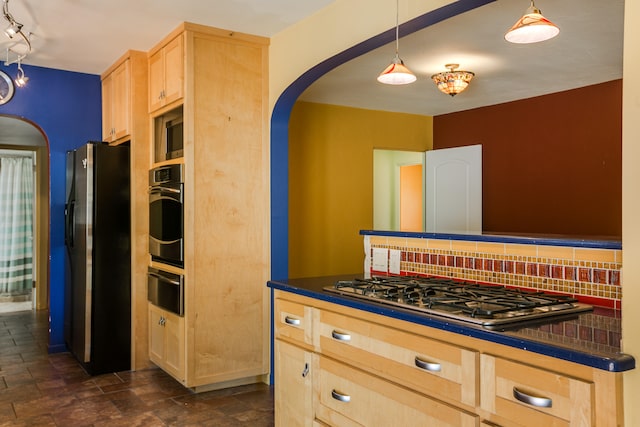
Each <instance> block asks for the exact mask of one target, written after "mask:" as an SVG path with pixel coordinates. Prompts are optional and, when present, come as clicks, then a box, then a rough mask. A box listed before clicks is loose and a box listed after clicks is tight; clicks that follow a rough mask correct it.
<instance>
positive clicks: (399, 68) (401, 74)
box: [378, 54, 416, 85]
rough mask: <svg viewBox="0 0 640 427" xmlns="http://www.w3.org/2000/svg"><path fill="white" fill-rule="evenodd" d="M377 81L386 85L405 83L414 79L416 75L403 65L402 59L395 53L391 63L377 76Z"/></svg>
mask: <svg viewBox="0 0 640 427" xmlns="http://www.w3.org/2000/svg"><path fill="white" fill-rule="evenodd" d="M378 81H379V82H380V83H384V84H386V85H406V84H409V83H413V82H415V81H416V75H415V74H413V73H412V72H411V70H409V69H408V68H407V67H405V65H404V62H402V59H400V57H399V56H398V55H397V54H396V57H395V58H394V59H393V61H392V62H391V64H389V66H388V67H387V68H385V69H384V71H383V72H382V73H380V75H379V76H378Z"/></svg>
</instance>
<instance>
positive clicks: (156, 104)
mask: <svg viewBox="0 0 640 427" xmlns="http://www.w3.org/2000/svg"><path fill="white" fill-rule="evenodd" d="M163 89H164V57H163V51H162V49H161V50H159V51H157V52H156V53H154V54H153V55H151V56H150V57H149V112H152V111H155V110H157V109H158V108H160V107H162V91H163Z"/></svg>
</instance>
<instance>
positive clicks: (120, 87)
mask: <svg viewBox="0 0 640 427" xmlns="http://www.w3.org/2000/svg"><path fill="white" fill-rule="evenodd" d="M146 62H147V61H146V54H145V53H144V52H137V51H128V52H127V53H126V54H125V55H123V56H122V57H121V58H120V59H119V60H118V61H116V62H115V63H114V64H113V65H112V66H111V67H109V69H107V71H105V72H104V73H103V74H102V139H103V141H106V142H109V143H112V144H113V143H120V142H125V141H127V140H130V139H131V135H132V133H133V127H134V124H135V122H136V115H137V116H139V115H140V114H139V111H137V110H136V109H137V105H138V104H139V103H137V102H136V101H135V100H134V98H136V97H138V98H139V97H140V96H141V95H142V94H146V92H147V91H146ZM143 86H144V87H143Z"/></svg>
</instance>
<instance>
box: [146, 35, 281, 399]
mask: <svg viewBox="0 0 640 427" xmlns="http://www.w3.org/2000/svg"><path fill="white" fill-rule="evenodd" d="M175 43H178V46H176V45H175ZM180 48H182V52H183V56H182V58H181V59H182V61H183V69H182V76H183V82H182V85H181V86H180V88H179V89H180V90H181V93H182V95H178V96H177V97H175V96H174V97H173V98H171V97H170V96H168V93H169V92H166V89H161V88H163V87H164V88H169V87H173V88H174V89H173V90H171V91H170V92H171V93H176V90H175V84H174V83H175V80H174V82H171V81H168V80H167V79H171V77H170V76H171V75H173V76H178V77H177V78H178V79H180V75H181V73H180V72H176V70H173V71H172V72H167V71H166V70H168V69H170V68H171V67H172V65H175V64H173V63H171V61H172V60H171V59H170V58H171V57H173V58H174V59H173V61H174V62H175V61H179V59H180V58H178V57H177V55H176V54H175V53H176V52H180ZM148 57H149V82H150V85H149V88H150V91H149V104H148V105H149V109H150V116H151V120H152V121H153V120H154V118H156V117H159V116H160V115H162V114H164V113H166V112H168V111H173V110H175V109H176V108H177V107H180V106H182V107H183V114H184V154H183V157H181V158H178V159H172V160H167V161H165V160H160V161H157V160H156V162H155V163H154V164H153V166H154V167H155V166H161V165H164V164H170V163H183V165H184V253H185V260H184V268H183V269H179V268H177V267H173V268H171V266H163V265H162V264H159V263H157V262H151V263H150V265H153V266H154V267H156V268H165V269H167V270H170V271H172V272H175V273H179V274H183V275H184V283H185V286H184V288H185V294H184V307H185V314H184V317H183V318H181V319H178V320H179V321H182V322H183V327H182V328H183V329H181V327H180V325H179V328H178V331H179V333H181V334H183V337H182V338H179V339H180V340H183V343H181V344H183V347H184V350H183V351H184V361H185V363H184V372H179V373H175V366H163V365H165V364H166V362H165V361H163V360H158V359H157V358H156V359H155V360H154V357H153V354H152V358H151V359H152V360H153V361H154V362H155V363H157V364H158V365H159V366H161V367H163V368H165V370H167V372H169V373H171V374H172V375H173V376H174V377H175V378H176V379H177V380H179V381H181V382H182V383H183V384H184V385H185V386H187V387H191V388H193V389H195V390H196V391H198V390H206V389H212V388H221V387H226V386H231V385H237V384H242V383H251V382H258V381H264V380H266V375H267V373H268V370H269V351H268V350H269V345H268V337H269V321H268V316H269V309H268V307H269V306H268V303H269V298H268V293H267V288H266V286H265V283H266V281H267V280H268V235H267V232H268V229H269V216H268V215H269V211H268V194H269V187H268V177H269V174H268V144H267V116H268V105H267V102H268V79H267V72H268V39H265V38H262V37H257V36H252V35H247V34H241V33H235V32H231V31H226V30H220V29H215V28H211V27H206V26H201V25H196V24H190V23H183V24H182V25H181V26H180V27H178V28H177V29H176V30H174V31H173V32H172V33H171V34H169V35H168V36H167V37H166V38H165V39H164V40H163V41H162V42H160V43H159V44H158V45H157V46H156V47H154V48H153V49H151V51H149V53H148ZM162 58H164V59H162ZM157 61H160V62H162V61H164V64H163V65H159V62H157ZM167 61H169V63H167ZM178 71H179V70H178ZM163 90H165V92H164V96H163V92H162V91H163ZM180 90H178V93H180ZM156 92H157V93H156ZM150 155H152V153H150ZM149 310H150V313H151V311H153V310H156V307H154V306H152V305H151V304H150V305H149ZM160 316H161V317H162V316H163V315H162V314H160ZM156 317H157V316H156ZM149 318H150V319H154V318H155V317H154V316H150V317H149ZM169 320H171V319H169ZM152 323H153V321H152ZM156 323H159V324H161V323H163V322H156ZM164 323H165V325H166V324H167V323H166V322H164ZM159 326H160V327H161V326H162V325H156V324H153V325H151V324H150V325H149V328H150V334H149V338H150V339H151V340H153V339H154V337H162V336H163V334H162V333H160V331H157V330H155V329H157V327H159ZM165 336H166V334H165ZM160 339H161V338H160ZM156 344H158V345H156ZM161 344H162V345H164V348H166V346H167V345H170V344H169V343H168V342H166V343H161ZM150 346H151V348H163V347H161V345H160V344H159V343H153V342H152V343H150ZM173 350H175V349H167V351H173Z"/></svg>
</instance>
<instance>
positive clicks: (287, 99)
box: [270, 0, 496, 280]
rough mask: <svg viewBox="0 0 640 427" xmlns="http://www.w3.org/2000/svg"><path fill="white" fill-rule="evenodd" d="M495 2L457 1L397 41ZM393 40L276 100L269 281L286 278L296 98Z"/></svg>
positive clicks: (302, 80) (345, 56) (360, 47)
mask: <svg viewBox="0 0 640 427" xmlns="http://www.w3.org/2000/svg"><path fill="white" fill-rule="evenodd" d="M494 1H496V0H460V1H457V2H454V3H451V4H448V5H446V6H442V7H440V8H438V9H434V10H432V11H430V12H427V13H425V14H423V15H420V16H418V17H416V18H414V19H411V20H409V21H407V22H405V23H403V24H401V25H400V27H399V29H398V33H399V35H400V37H403V36H405V35H407V34H411V33H414V32H416V31H418V30H421V29H424V28H427V27H429V26H431V25H434V24H437V23H438V22H441V21H443V20H445V19H449V18H451V17H454V16H456V15H459V14H461V13H464V12H467V11H469V10H473V9H475V8H478V7H480V6H484V5H485V4H488V3H492V2H494ZM393 40H395V28H391V29H389V30H387V31H385V32H383V33H380V34H378V35H376V36H373V37H371V38H369V39H367V40H365V41H363V42H361V43H358V44H356V45H355V46H352V47H350V48H348V49H346V50H344V51H342V52H340V53H338V54H336V55H334V56H332V57H330V58H328V59H326V60H324V61H322V62H320V63H319V64H317V65H315V66H314V67H312V68H310V69H309V70H308V71H306V72H305V73H303V74H302V75H301V76H300V77H298V78H297V79H296V80H295V81H294V82H293V83H291V84H290V85H289V86H288V87H287V88H286V89H285V90H284V91H283V92H282V94H281V95H280V96H279V97H278V100H277V101H276V103H275V105H274V107H273V112H272V114H271V153H270V154H271V278H272V279H274V280H277V279H286V278H287V277H288V274H289V118H290V116H291V110H292V109H293V105H294V104H295V102H296V100H297V99H298V97H299V96H300V95H301V94H302V92H304V90H305V89H306V88H307V87H309V86H310V85H311V84H312V83H313V82H315V81H316V80H318V79H319V78H320V77H321V76H323V75H324V74H326V73H327V72H329V71H331V70H332V69H334V68H336V67H337V66H339V65H341V64H344V63H345V62H347V61H349V60H351V59H353V58H356V57H358V56H360V55H362V54H364V53H367V52H369V51H371V50H373V49H376V48H378V47H381V46H383V45H385V44H387V43H390V42H392V41H393Z"/></svg>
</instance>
